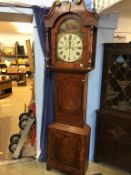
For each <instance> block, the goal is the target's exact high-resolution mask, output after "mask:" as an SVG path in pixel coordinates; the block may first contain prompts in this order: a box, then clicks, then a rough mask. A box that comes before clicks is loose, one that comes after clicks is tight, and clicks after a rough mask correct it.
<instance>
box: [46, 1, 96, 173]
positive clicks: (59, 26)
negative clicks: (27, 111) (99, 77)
mask: <svg viewBox="0 0 131 175" xmlns="http://www.w3.org/2000/svg"><path fill="white" fill-rule="evenodd" d="M98 19H99V18H98V15H97V14H95V13H91V12H89V11H88V9H87V8H86V6H85V4H84V1H83V0H77V1H73V2H60V1H56V2H55V3H54V4H53V6H52V8H51V10H50V12H49V14H48V15H47V16H46V18H45V22H46V29H47V31H48V30H50V31H51V53H52V60H51V62H50V63H49V62H48V64H47V67H48V69H49V70H50V71H53V72H54V81H55V123H53V124H51V125H50V126H49V128H48V161H47V169H51V168H55V169H58V170H61V171H63V172H66V173H70V174H72V175H84V173H85V170H86V168H87V167H88V153H89V144H90V127H89V126H88V125H87V124H86V99H87V86H88V81H87V80H88V72H89V71H91V70H92V69H94V63H95V60H94V59H95V45H96V32H97V23H98ZM47 37H48V35H47ZM46 44H47V47H48V42H47V43H46Z"/></svg>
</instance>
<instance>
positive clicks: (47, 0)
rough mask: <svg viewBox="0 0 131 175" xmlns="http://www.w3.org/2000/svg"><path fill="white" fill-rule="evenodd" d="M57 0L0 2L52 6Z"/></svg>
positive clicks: (0, 0)
mask: <svg viewBox="0 0 131 175" xmlns="http://www.w3.org/2000/svg"><path fill="white" fill-rule="evenodd" d="M54 1H55V0H0V3H11V4H25V5H26V4H27V5H39V6H51V5H52V3H53V2H54Z"/></svg>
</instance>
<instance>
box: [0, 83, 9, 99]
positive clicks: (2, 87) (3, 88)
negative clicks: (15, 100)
mask: <svg viewBox="0 0 131 175" xmlns="http://www.w3.org/2000/svg"><path fill="white" fill-rule="evenodd" d="M11 93H12V83H11V80H3V81H0V99H1V98H4V97H7V96H9V95H10V94H11Z"/></svg>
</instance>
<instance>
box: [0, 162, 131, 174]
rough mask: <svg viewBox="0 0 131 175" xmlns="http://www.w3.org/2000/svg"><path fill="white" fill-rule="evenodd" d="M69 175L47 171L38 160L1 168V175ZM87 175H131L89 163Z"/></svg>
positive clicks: (106, 166) (109, 167) (44, 164)
mask: <svg viewBox="0 0 131 175" xmlns="http://www.w3.org/2000/svg"><path fill="white" fill-rule="evenodd" d="M8 174H10V175H67V174H64V173H62V172H60V171H57V170H53V169H51V170H50V171H47V169H46V163H41V162H39V161H38V160H29V161H26V160H25V161H23V162H19V163H12V164H9V165H1V166H0V175H8ZM85 175H130V173H128V172H126V171H123V170H121V169H117V168H114V167H111V166H108V165H105V164H96V163H94V162H92V161H90V162H89V167H88V169H87V171H86V173H85Z"/></svg>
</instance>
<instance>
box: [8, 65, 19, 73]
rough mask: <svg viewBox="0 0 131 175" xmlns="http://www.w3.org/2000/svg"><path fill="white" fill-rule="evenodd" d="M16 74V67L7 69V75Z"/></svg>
mask: <svg viewBox="0 0 131 175" xmlns="http://www.w3.org/2000/svg"><path fill="white" fill-rule="evenodd" d="M17 72H18V66H11V67H8V68H7V73H17Z"/></svg>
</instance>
